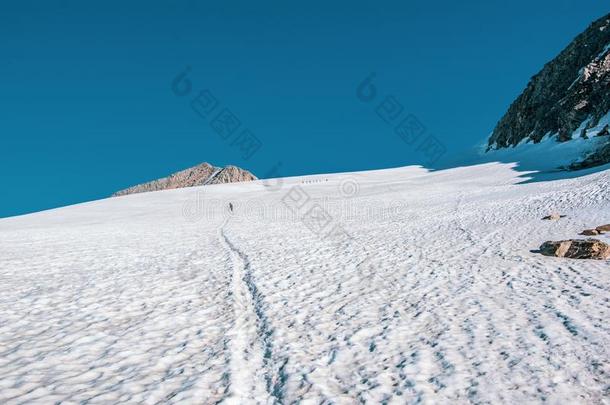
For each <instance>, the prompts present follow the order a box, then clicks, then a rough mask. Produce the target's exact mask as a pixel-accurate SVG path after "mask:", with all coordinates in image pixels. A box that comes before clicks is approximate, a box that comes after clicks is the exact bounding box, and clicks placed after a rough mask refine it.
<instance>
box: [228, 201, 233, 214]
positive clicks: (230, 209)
mask: <svg viewBox="0 0 610 405" xmlns="http://www.w3.org/2000/svg"><path fill="white" fill-rule="evenodd" d="M229 211H231V212H233V204H232V203H229Z"/></svg>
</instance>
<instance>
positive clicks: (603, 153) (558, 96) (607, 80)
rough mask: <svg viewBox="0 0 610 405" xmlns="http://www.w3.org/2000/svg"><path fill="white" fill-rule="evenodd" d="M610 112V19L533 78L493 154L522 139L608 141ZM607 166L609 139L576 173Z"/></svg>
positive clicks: (499, 129) (493, 140) (492, 141)
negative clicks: (609, 115) (603, 138)
mask: <svg viewBox="0 0 610 405" xmlns="http://www.w3.org/2000/svg"><path fill="white" fill-rule="evenodd" d="M609 110H610V14H608V15H606V16H604V17H602V18H600V19H599V20H597V21H595V22H594V23H593V24H591V26H589V28H587V30H585V31H584V32H583V33H581V34H580V35H578V36H577V37H576V38H575V39H574V40H573V41H572V43H570V44H569V45H568V47H567V48H566V49H564V50H563V51H562V52H561V53H560V54H559V55H558V56H557V57H556V58H555V59H553V60H552V61H550V62H549V63H547V64H546V65H545V66H544V68H543V69H542V70H541V71H540V72H539V73H538V74H537V75H535V76H534V77H532V79H531V80H530V82H529V84H528V85H527V87H526V89H525V90H524V91H523V93H522V94H521V95H520V96H519V97H518V98H517V99H516V100H515V101H514V102H513V104H512V105H511V106H510V108H509V109H508V112H507V113H506V114H505V115H504V117H503V118H502V119H501V120H500V122H499V123H498V124H497V126H496V128H495V129H494V131H493V133H492V135H491V137H490V138H489V143H488V150H489V149H500V148H506V147H510V146H515V145H517V144H519V143H520V142H521V141H523V140H527V141H533V142H535V143H537V142H540V141H541V140H542V138H544V137H545V136H547V135H554V136H555V138H556V140H557V141H559V142H565V141H570V140H572V139H573V138H574V137H576V138H577V137H582V138H590V137H594V136H608V125H603V124H604V122H605V121H604V122H601V123H600V119H601V118H603V117H604V116H606V114H607V113H608V111H609ZM599 125H602V127H601V128H600V127H599ZM596 126H597V128H596V129H595V130H592V129H593V128H594V127H596ZM608 162H610V136H608V141H607V142H604V143H603V144H602V146H600V147H599V148H598V149H597V150H596V151H594V152H593V153H591V154H590V155H589V156H587V157H586V159H584V161H582V162H581V163H579V164H575V165H573V166H572V167H571V168H572V169H580V168H584V167H592V166H596V165H599V164H604V163H608Z"/></svg>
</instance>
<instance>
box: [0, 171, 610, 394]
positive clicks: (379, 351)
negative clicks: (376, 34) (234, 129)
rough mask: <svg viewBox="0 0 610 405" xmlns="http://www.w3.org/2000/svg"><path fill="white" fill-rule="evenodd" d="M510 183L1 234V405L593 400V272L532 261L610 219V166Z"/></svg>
mask: <svg viewBox="0 0 610 405" xmlns="http://www.w3.org/2000/svg"><path fill="white" fill-rule="evenodd" d="M522 175H523V173H522V172H521V173H519V172H516V171H515V170H514V165H511V164H499V163H487V164H483V165H479V166H471V167H464V168H454V169H450V170H442V171H436V172H428V171H426V170H424V169H422V168H419V167H407V168H400V169H391V170H382V171H374V172H361V173H348V174H336V175H328V176H309V177H300V178H289V179H283V180H282V181H278V182H276V181H271V182H263V181H255V182H251V183H242V184H226V185H214V186H206V187H196V188H189V189H179V190H169V191H160V192H154V193H146V194H136V195H129V196H125V197H118V198H112V199H107V200H101V201H95V202H91V203H86V204H80V205H76V206H71V207H66V208H62V209H56V210H51V211H46V212H42V213H37V214H33V215H27V216H22V217H15V218H8V219H3V220H0V402H1V403H5V404H20V403H54V402H56V401H67V403H82V402H88V403H100V404H101V403H103V404H107V403H123V402H125V403H147V404H155V403H178V402H187V403H191V402H192V403H206V404H207V403H218V402H221V403H265V404H270V403H286V404H287V403H295V402H298V401H303V402H302V403H312V404H318V403H337V404H352V403H358V402H366V403H382V402H384V401H385V403H396V404H403V403H420V402H421V403H537V402H543V401H545V400H546V401H550V402H551V403H608V402H609V401H610V379H609V378H608V376H609V373H610V362H609V360H610V326H609V325H608V322H607V321H608V319H610V271H609V270H610V269H609V263H608V262H603V261H574V260H566V259H555V258H549V257H543V256H541V255H539V254H537V253H535V252H532V250H533V249H537V248H538V247H539V246H540V244H541V243H542V242H543V241H545V240H550V239H564V238H570V237H575V236H576V235H577V233H578V232H580V231H581V230H582V229H585V228H591V227H594V226H598V225H601V224H604V223H610V189H609V187H608V184H609V181H610V170H607V168H606V170H605V171H600V172H597V173H592V174H589V175H587V176H583V177H579V178H575V179H567V180H557V181H552V182H532V183H527V184H518V183H520V182H522V181H523V179H522V178H521V177H519V176H522ZM229 202H231V203H232V204H233V206H234V212H233V213H232V214H231V212H230V211H229V210H228V204H229ZM552 211H557V212H559V213H561V214H565V215H567V217H565V218H563V219H562V220H560V221H557V222H552V221H542V220H540V218H541V217H543V216H544V215H547V214H548V213H550V212H552ZM326 223H328V225H327V226H326V227H324V230H323V231H320V228H321V225H324V224H326ZM329 229H332V230H333V232H332V234H331V235H330V236H325V235H326V233H327V232H328V230H329ZM606 240H608V238H606Z"/></svg>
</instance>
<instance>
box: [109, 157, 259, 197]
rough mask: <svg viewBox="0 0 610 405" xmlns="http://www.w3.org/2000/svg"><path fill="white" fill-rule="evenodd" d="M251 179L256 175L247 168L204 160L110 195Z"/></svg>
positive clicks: (115, 195)
mask: <svg viewBox="0 0 610 405" xmlns="http://www.w3.org/2000/svg"><path fill="white" fill-rule="evenodd" d="M252 180H257V178H256V176H254V175H253V174H252V173H250V172H249V171H247V170H244V169H240V168H239V167H237V166H226V167H224V168H221V167H216V166H212V165H211V164H209V163H207V162H204V163H200V164H198V165H197V166H193V167H191V168H188V169H185V170H181V171H179V172H176V173H173V174H170V175H169V176H167V177H163V178H161V179H157V180H153V181H149V182H147V183H143V184H138V185H136V186H133V187H129V188H126V189H124V190H120V191H117V192H116V193H114V194H113V195H112V196H113V197H118V196H122V195H127V194H135V193H145V192H148V191H159V190H169V189H174V188H184V187H195V186H205V185H209V184H223V183H235V182H241V181H252Z"/></svg>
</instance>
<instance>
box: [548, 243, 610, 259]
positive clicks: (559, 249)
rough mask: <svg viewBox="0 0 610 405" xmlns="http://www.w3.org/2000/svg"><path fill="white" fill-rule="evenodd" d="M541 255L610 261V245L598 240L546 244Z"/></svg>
mask: <svg viewBox="0 0 610 405" xmlns="http://www.w3.org/2000/svg"><path fill="white" fill-rule="evenodd" d="M540 253H542V254H543V255H545V256H556V257H566V258H569V259H597V260H607V259H610V245H608V244H607V243H604V242H602V241H600V240H598V239H570V240H562V241H557V242H554V241H549V242H544V243H543V244H542V246H540Z"/></svg>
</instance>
